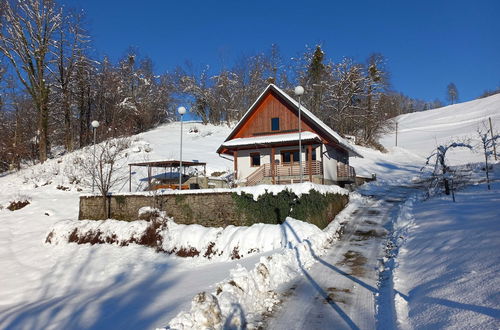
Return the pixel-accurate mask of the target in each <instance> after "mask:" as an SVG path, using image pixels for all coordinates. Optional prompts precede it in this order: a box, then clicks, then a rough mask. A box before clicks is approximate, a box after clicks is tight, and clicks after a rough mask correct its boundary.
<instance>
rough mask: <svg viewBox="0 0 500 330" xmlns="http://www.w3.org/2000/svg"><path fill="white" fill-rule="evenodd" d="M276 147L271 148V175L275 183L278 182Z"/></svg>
mask: <svg viewBox="0 0 500 330" xmlns="http://www.w3.org/2000/svg"><path fill="white" fill-rule="evenodd" d="M275 152H276V151H275V149H274V147H272V148H271V176H272V177H273V184H276V179H275V175H276V174H275V166H276V161H275V158H276V157H275Z"/></svg>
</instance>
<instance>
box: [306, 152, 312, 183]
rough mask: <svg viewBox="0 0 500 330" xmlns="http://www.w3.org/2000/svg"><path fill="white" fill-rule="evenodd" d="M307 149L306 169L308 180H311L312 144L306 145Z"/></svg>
mask: <svg viewBox="0 0 500 330" xmlns="http://www.w3.org/2000/svg"><path fill="white" fill-rule="evenodd" d="M307 151H308V153H309V155H308V157H307V158H308V159H307V162H308V167H309V168H308V170H309V182H312V157H313V156H312V144H309V145H308V146H307Z"/></svg>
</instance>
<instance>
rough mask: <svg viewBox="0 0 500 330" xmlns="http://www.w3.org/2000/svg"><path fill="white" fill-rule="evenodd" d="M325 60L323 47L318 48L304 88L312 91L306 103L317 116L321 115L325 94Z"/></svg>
mask: <svg viewBox="0 0 500 330" xmlns="http://www.w3.org/2000/svg"><path fill="white" fill-rule="evenodd" d="M324 59H325V53H324V52H323V50H322V49H321V46H320V45H318V46H316V49H315V50H314V53H313V54H312V57H311V60H310V62H309V67H308V69H307V74H306V77H305V86H304V87H305V89H306V91H310V94H309V96H307V95H306V102H307V105H308V107H309V110H311V111H312V112H313V113H315V114H317V115H319V114H320V113H321V110H322V101H323V98H324V94H325V80H326V76H327V66H326V65H325V64H324V63H323V62H324ZM320 117H321V116H320Z"/></svg>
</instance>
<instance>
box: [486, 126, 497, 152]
mask: <svg viewBox="0 0 500 330" xmlns="http://www.w3.org/2000/svg"><path fill="white" fill-rule="evenodd" d="M488 120H489V121H490V134H491V142H493V155H495V160H497V144H496V142H495V140H494V139H493V125H492V124H491V117H488Z"/></svg>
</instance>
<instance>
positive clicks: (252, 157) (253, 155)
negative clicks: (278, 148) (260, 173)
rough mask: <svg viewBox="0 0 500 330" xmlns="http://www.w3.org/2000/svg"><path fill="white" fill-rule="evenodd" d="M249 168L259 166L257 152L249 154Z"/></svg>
mask: <svg viewBox="0 0 500 330" xmlns="http://www.w3.org/2000/svg"><path fill="white" fill-rule="evenodd" d="M250 166H252V167H253V166H260V154H259V153H258V152H253V153H251V154H250Z"/></svg>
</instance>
